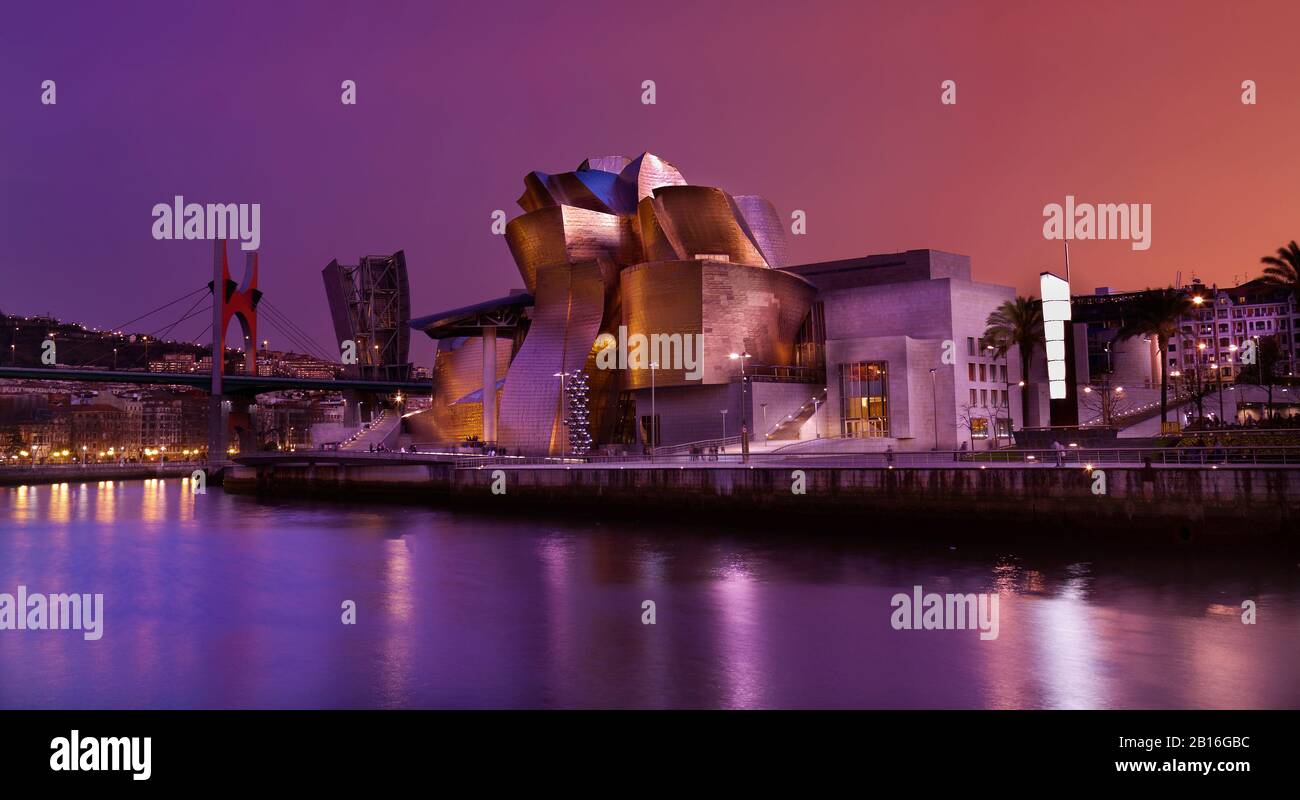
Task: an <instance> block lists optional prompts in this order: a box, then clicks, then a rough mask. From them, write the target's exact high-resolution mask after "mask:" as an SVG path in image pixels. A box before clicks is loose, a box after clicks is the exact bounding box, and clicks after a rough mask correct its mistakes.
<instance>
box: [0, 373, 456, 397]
mask: <svg viewBox="0 0 1300 800" xmlns="http://www.w3.org/2000/svg"><path fill="white" fill-rule="evenodd" d="M2 378H16V379H25V380H38V381H78V382H88V383H139V384H148V385H154V386H193V387H195V388H198V389H209V388H211V386H212V376H211V375H209V374H207V373H203V372H135V371H130V370H107V369H80V368H76V367H0V379H2ZM430 386H431V384H430V382H429V381H414V380H405V381H389V380H373V379H353V378H286V377H281V376H272V375H239V374H229V375H225V376H223V377H222V387H223V393H225V394H241V395H251V394H262V393H263V392H284V391H293V390H302V391H308V390H321V391H335V392H345V391H356V392H372V393H377V394H382V393H385V392H406V393H408V394H412V393H414V394H419V393H427V392H428V391H429V389H430Z"/></svg>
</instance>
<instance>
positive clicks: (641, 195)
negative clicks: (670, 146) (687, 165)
mask: <svg viewBox="0 0 1300 800" xmlns="http://www.w3.org/2000/svg"><path fill="white" fill-rule="evenodd" d="M619 180H620V181H622V182H623V183H624V184H625V185H626V186H627V187H628V189H629V190H630V191H635V192H636V201H637V202H638V203H639V202H641V201H642V200H644V199H646V198H647V197H653V196H654V192H655V189H658V188H659V187H661V186H685V185H686V179H685V178H683V177H682V173H680V172H678V171H677V168H676V167H674V166H673V165H672V164H669V163H668V162H667V161H664V160H663V159H662V158H660V157H659V156H657V155H655V154H654V153H642V154H641V155H639V156H637V157H636V158H635V159H633V160H632V162H631V163H630V164H628V165H627V166H626V167H624V168H623V172H622V173H620V175H619Z"/></svg>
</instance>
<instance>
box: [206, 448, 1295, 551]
mask: <svg viewBox="0 0 1300 800" xmlns="http://www.w3.org/2000/svg"><path fill="white" fill-rule="evenodd" d="M1013 456H1014V457H1013ZM1030 456H1034V457H1033V458H1032V459H1031V458H1030ZM1164 456H1165V461H1163V462H1156V460H1155V458H1154V457H1153V452H1152V451H1143V450H1137V449H1132V450H1119V449H1115V450H1086V451H1085V450H1080V451H1073V452H1066V453H1063V454H1061V463H1060V465H1058V464H1057V463H1056V461H1055V454H1053V453H1050V451H1049V452H1048V453H1047V454H1046V455H1044V454H1041V453H1035V452H1032V451H994V452H992V453H970V452H965V453H962V452H959V453H896V454H892V456H891V454H887V453H859V454H846V453H837V454H834V455H811V454H798V455H793V454H779V453H768V454H753V455H751V456H750V457H749V460H748V461H745V460H744V459H743V458H742V456H740V455H739V454H722V455H719V457H718V460H713V459H712V458H709V459H707V460H701V459H699V458H698V457H697V458H695V459H692V458H691V457H690V456H671V457H668V458H666V459H656V460H654V461H651V460H650V459H648V458H630V457H623V458H610V457H606V458H595V459H591V460H578V459H562V458H553V459H529V458H513V457H499V456H498V457H485V456H473V455H466V454H453V453H444V454H435V453H418V454H410V453H404V454H391V453H390V454H373V455H372V454H368V453H367V454H359V453H358V454H346V455H342V456H341V455H340V454H337V453H334V454H331V453H295V454H283V455H272V454H265V455H255V456H249V457H247V458H238V459H236V461H237V463H236V465H235V466H234V467H232V468H231V469H230V470H229V471H228V472H227V474H226V476H225V486H226V489H227V491H231V492H236V493H256V494H261V495H266V496H277V495H296V494H304V495H310V496H315V497H321V498H339V499H358V498H391V499H396V500H402V501H406V502H417V503H428V504H434V505H448V506H469V507H480V508H487V509H500V510H518V509H527V510H530V511H531V510H544V509H549V508H555V509H567V510H572V511H578V512H581V513H599V514H601V515H609V514H614V513H619V512H629V513H632V514H637V515H645V514H653V515H657V516H669V515H688V516H702V515H708V514H720V515H724V516H727V517H729V518H731V519H735V520H738V521H739V520H744V519H758V518H761V517H766V516H772V515H779V516H792V517H796V518H809V519H811V518H815V517H838V518H840V519H842V520H848V521H850V525H851V527H852V528H854V529H855V530H861V531H862V532H868V531H870V530H872V529H874V527H875V526H876V522H877V521H879V520H882V519H892V520H915V521H923V520H933V521H937V522H942V523H943V527H944V528H947V529H958V530H960V528H961V527H962V524H963V522H974V521H977V520H978V521H982V522H992V523H995V524H997V523H1004V524H1008V525H1010V524H1012V523H1020V524H1022V525H1021V527H1022V528H1025V529H1028V530H1039V531H1041V532H1042V533H1043V535H1053V534H1055V533H1059V532H1065V531H1082V532H1087V533H1092V534H1097V535H1105V534H1106V533H1107V527H1108V526H1109V525H1110V524H1111V523H1123V525H1124V528H1125V529H1126V530H1132V529H1133V525H1132V523H1144V524H1145V523H1149V524H1150V527H1151V529H1152V530H1154V531H1159V532H1160V533H1161V535H1174V536H1180V537H1184V538H1187V537H1192V536H1198V535H1261V534H1278V535H1283V536H1287V535H1294V533H1295V531H1296V530H1300V457H1298V456H1300V451H1295V452H1293V451H1292V450H1288V449H1283V448H1254V449H1253V452H1249V453H1247V452H1242V451H1234V450H1231V449H1217V448H1204V449H1200V448H1196V449H1193V448H1187V449H1181V448H1180V449H1178V450H1173V449H1166V451H1165V452H1164ZM954 457H955V459H956V460H954ZM1044 458H1050V459H1051V460H1050V461H1048V462H1047V463H1044ZM1148 460H1150V463H1148ZM891 462H892V463H891ZM1024 524H1028V527H1025V525H1024Z"/></svg>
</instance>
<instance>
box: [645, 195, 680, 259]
mask: <svg viewBox="0 0 1300 800" xmlns="http://www.w3.org/2000/svg"><path fill="white" fill-rule="evenodd" d="M636 217H637V225H638V227H639V228H640V231H641V251H642V253H643V257H644V259H645V260H646V261H676V260H677V259H679V258H683V256H682V255H681V254H679V253H678V252H677V251H676V250H674V249H673V246H672V243H671V242H669V241H668V237H667V236H665V235H664V229H663V228H662V227H660V225H659V218H658V217H656V216H655V201H654V198H653V197H647V198H646V199H644V200H642V201H641V202H640V203H638V204H637V207H636Z"/></svg>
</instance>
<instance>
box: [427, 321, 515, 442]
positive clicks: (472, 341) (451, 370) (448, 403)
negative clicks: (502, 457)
mask: <svg viewBox="0 0 1300 800" xmlns="http://www.w3.org/2000/svg"><path fill="white" fill-rule="evenodd" d="M453 341H455V340H450V339H444V340H442V342H440V343H439V346H438V352H437V354H436V355H435V356H434V362H433V406H432V408H430V409H429V411H427V412H425V413H423V414H417V415H416V416H413V417H410V418H409V420H408V427H409V428H410V429H411V432H412V434H413V435H414V436H415V438H416V441H419V442H445V443H448V444H453V443H459V442H463V441H464V440H465V438H466V437H468V436H478V435H481V434H482V432H483V404H482V402H481V400H480V399H479V398H475V399H474V400H467V401H463V402H461V400H462V398H464V397H466V396H467V395H471V394H473V393H475V392H478V391H479V390H480V389H482V388H483V387H482V385H483V339H482V337H480V336H473V337H469V338H466V339H461V340H459V341H457V342H456V344H455V346H445V345H444V343H448V344H450V343H451V342H453ZM511 346H512V341H511V339H510V337H508V336H503V337H499V338H498V339H497V374H498V375H504V374H505V373H506V370H507V369H509V367H510V350H511ZM496 394H499V392H497V393H496Z"/></svg>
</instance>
